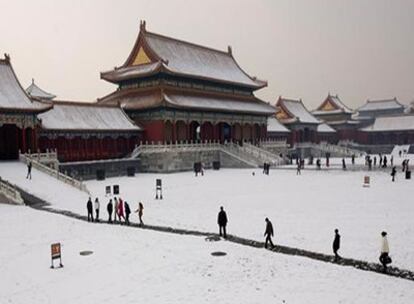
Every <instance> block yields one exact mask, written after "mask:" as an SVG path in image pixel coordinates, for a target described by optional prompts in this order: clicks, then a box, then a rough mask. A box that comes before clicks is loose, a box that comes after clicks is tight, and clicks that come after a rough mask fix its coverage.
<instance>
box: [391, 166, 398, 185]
mask: <svg viewBox="0 0 414 304" xmlns="http://www.w3.org/2000/svg"><path fill="white" fill-rule="evenodd" d="M395 175H397V169H396V168H395V167H392V170H391V176H392V181H393V182H395Z"/></svg>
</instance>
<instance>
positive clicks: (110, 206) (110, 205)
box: [106, 199, 114, 223]
mask: <svg viewBox="0 0 414 304" xmlns="http://www.w3.org/2000/svg"><path fill="white" fill-rule="evenodd" d="M113 210H114V209H113V205H112V199H110V200H109V202H108V205H106V211H108V223H112V211H113Z"/></svg>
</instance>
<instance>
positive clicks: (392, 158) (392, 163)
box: [390, 155, 394, 167]
mask: <svg viewBox="0 0 414 304" xmlns="http://www.w3.org/2000/svg"><path fill="white" fill-rule="evenodd" d="M390 164H391V167H393V166H394V155H391V158H390Z"/></svg>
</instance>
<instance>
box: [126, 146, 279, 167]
mask: <svg viewBox="0 0 414 304" xmlns="http://www.w3.org/2000/svg"><path fill="white" fill-rule="evenodd" d="M214 152H219V153H221V155H223V154H225V155H226V156H227V159H233V162H232V163H233V165H230V166H229V165H228V162H226V163H227V166H226V167H234V168H257V167H262V166H263V163H265V162H266V163H270V164H271V165H272V166H277V165H281V164H283V159H282V158H280V157H279V156H278V155H276V154H273V153H271V152H269V151H267V150H265V149H263V148H260V147H257V146H254V145H252V144H250V143H243V145H242V146H241V145H239V144H237V143H235V142H226V143H224V144H221V143H220V142H218V141H203V142H185V143H172V144H161V143H159V144H154V143H151V144H143V143H141V144H140V145H139V146H137V147H135V149H134V151H132V153H131V154H130V156H129V158H139V157H141V158H142V159H148V156H149V155H152V156H153V158H154V157H160V155H159V154H164V156H169V155H171V154H173V155H176V156H177V157H179V155H187V156H188V155H194V156H195V158H200V159H199V160H195V161H204V162H209V161H208V160H206V157H202V155H208V154H209V155H214ZM207 158H208V157H207ZM175 159H176V158H175ZM203 159H204V160H203ZM216 160H218V159H216ZM210 162H211V161H210ZM224 165H226V164H224ZM186 167H188V165H187V166H186Z"/></svg>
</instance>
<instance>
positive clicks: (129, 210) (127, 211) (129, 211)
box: [124, 201, 131, 225]
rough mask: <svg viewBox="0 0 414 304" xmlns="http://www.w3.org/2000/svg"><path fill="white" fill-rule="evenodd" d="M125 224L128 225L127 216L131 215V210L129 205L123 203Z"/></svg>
mask: <svg viewBox="0 0 414 304" xmlns="http://www.w3.org/2000/svg"><path fill="white" fill-rule="evenodd" d="M124 205H125V206H124V207H125V223H126V224H127V225H129V215H130V214H131V208H129V204H128V203H127V202H126V201H125V202H124Z"/></svg>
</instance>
